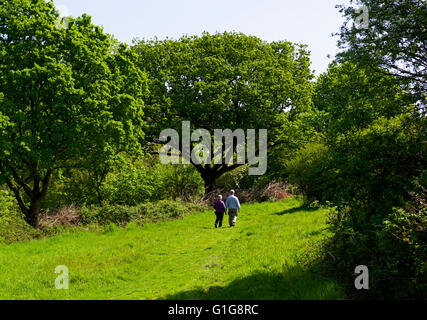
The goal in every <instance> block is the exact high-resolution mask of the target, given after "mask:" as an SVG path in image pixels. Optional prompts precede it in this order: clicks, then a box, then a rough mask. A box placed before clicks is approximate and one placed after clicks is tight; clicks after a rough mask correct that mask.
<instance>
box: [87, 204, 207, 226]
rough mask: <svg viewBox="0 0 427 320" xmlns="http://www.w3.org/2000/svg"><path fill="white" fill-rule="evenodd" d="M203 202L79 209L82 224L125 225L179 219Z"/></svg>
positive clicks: (201, 206) (200, 207)
mask: <svg viewBox="0 0 427 320" xmlns="http://www.w3.org/2000/svg"><path fill="white" fill-rule="evenodd" d="M205 209H206V207H205V206H204V205H203V204H200V205H198V204H191V203H185V202H182V201H172V200H160V201H157V202H148V203H143V204H140V205H137V206H133V207H130V206H125V205H105V206H103V207H96V206H89V207H83V208H82V209H81V210H80V215H81V217H82V222H83V224H93V223H97V224H101V225H109V224H111V223H114V224H117V225H126V224H127V223H129V222H136V223H138V224H145V223H152V222H159V221H165V220H170V219H180V218H183V217H184V216H185V215H187V214H190V213H192V212H196V211H203V210H205Z"/></svg>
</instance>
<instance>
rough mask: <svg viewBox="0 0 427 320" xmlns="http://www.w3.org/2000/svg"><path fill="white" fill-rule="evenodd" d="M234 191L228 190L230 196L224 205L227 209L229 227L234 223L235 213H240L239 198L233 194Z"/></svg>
mask: <svg viewBox="0 0 427 320" xmlns="http://www.w3.org/2000/svg"><path fill="white" fill-rule="evenodd" d="M234 194H235V191H234V190H231V191H230V196H229V197H228V198H227V200H226V201H225V207H226V209H227V211H228V222H229V224H230V227H234V226H235V225H236V220H237V213H240V202H239V198H237V197H236V196H235V195H234Z"/></svg>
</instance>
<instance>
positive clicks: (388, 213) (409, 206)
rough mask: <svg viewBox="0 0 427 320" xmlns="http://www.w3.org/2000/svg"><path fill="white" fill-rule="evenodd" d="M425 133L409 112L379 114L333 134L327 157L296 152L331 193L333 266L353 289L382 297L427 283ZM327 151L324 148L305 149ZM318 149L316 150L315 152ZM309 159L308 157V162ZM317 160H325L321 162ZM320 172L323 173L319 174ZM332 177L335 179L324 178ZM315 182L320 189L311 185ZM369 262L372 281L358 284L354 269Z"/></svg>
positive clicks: (308, 176) (319, 192) (321, 194)
mask: <svg viewBox="0 0 427 320" xmlns="http://www.w3.org/2000/svg"><path fill="white" fill-rule="evenodd" d="M423 141H425V134H423V131H422V130H420V127H419V123H418V121H415V122H414V121H411V120H410V119H408V118H407V117H404V116H402V117H396V118H393V119H384V118H380V119H378V120H376V121H374V122H373V123H372V125H370V126H368V127H367V128H365V129H363V130H360V131H358V132H355V133H354V134H347V135H346V136H345V137H341V138H339V139H337V140H334V141H330V142H329V148H328V150H329V156H328V158H327V159H328V160H327V161H326V166H325V167H324V168H326V169H325V170H326V173H322V172H320V171H321V169H319V168H322V165H323V163H324V162H323V161H312V160H311V158H310V156H307V157H306V158H304V156H301V155H299V157H300V158H299V159H298V161H295V163H297V164H298V165H295V166H294V168H297V169H298V168H300V167H303V168H304V169H301V170H300V171H298V170H297V171H295V172H293V173H292V175H294V177H296V178H298V179H300V180H297V181H303V182H304V183H307V184H308V187H306V186H305V185H304V183H302V184H301V185H302V187H303V188H307V189H306V190H311V191H310V192H308V194H310V195H312V196H314V197H317V198H318V199H320V200H324V201H327V200H329V201H331V203H333V205H334V206H335V207H336V209H335V210H334V212H332V213H331V214H330V220H329V222H330V226H331V229H332V231H333V232H334V236H333V237H332V239H331V241H330V242H329V243H328V246H327V247H326V248H327V250H328V251H329V252H330V253H331V254H332V255H334V256H335V257H336V262H335V266H334V268H333V270H334V271H338V275H339V276H341V277H342V280H343V281H345V282H346V283H348V288H349V291H350V292H351V294H354V295H356V296H368V297H375V298H384V299H396V298H400V299H405V298H421V297H422V293H423V291H424V290H425V288H426V286H425V284H426V278H425V260H426V259H427V251H426V244H425V243H426V239H425V228H426V222H425V220H426V200H425V190H426V187H427V186H426V179H425V178H426V176H425V174H426V168H425V163H426V161H425V159H424V156H425V154H426V153H425V143H423ZM304 152H305V153H303V155H310V154H314V155H315V156H316V157H317V155H318V154H320V156H319V157H317V159H319V158H320V159H322V157H323V153H322V152H319V153H317V152H314V153H311V152H308V153H307V152H306V151H304ZM316 157H314V158H315V159H316ZM303 159H306V163H303V162H304V161H303ZM319 162H320V164H319ZM317 172H319V174H317ZM322 179H329V181H332V182H333V183H329V182H327V184H326V185H325V182H322V181H321V180H322ZM313 190H315V192H313ZM357 265H366V266H368V268H369V270H370V271H371V272H370V289H369V290H367V291H358V290H355V289H354V285H353V281H354V278H352V277H351V276H352V272H353V270H354V268H355V267H356V266H357Z"/></svg>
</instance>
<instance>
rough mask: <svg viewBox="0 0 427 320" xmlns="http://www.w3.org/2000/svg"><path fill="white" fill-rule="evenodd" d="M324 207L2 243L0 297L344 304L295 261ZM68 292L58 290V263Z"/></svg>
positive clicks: (318, 229)
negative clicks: (219, 224)
mask: <svg viewBox="0 0 427 320" xmlns="http://www.w3.org/2000/svg"><path fill="white" fill-rule="evenodd" d="M325 214H326V213H325V211H324V210H322V209H316V210H313V209H308V208H306V207H303V206H302V205H301V201H300V200H298V199H296V198H289V199H287V200H284V201H281V202H273V203H272V202H266V203H258V204H251V205H243V206H242V213H241V214H240V215H239V216H238V219H237V226H236V227H234V228H229V227H228V223H227V221H226V219H227V218H228V216H225V219H224V222H225V223H224V224H225V226H226V227H223V228H222V229H214V227H213V224H214V220H215V219H214V217H215V216H214V214H213V211H208V212H204V213H199V214H193V215H191V216H188V217H186V218H185V219H183V220H175V221H168V222H162V223H158V224H150V225H145V226H144V227H139V226H136V225H133V224H131V225H130V226H129V227H128V228H126V229H122V228H118V229H116V230H113V231H111V232H103V233H95V232H78V233H69V234H63V235H60V236H55V237H51V238H45V239H42V240H37V241H31V242H26V243H16V244H11V245H0V299H343V298H345V295H344V293H343V292H344V291H343V289H342V288H340V287H339V286H338V285H337V284H336V283H335V282H334V281H333V280H327V279H325V278H322V277H319V276H318V275H315V274H313V273H311V272H310V271H309V270H307V269H306V268H304V267H303V266H302V265H301V264H300V260H301V257H303V256H305V255H306V254H307V253H308V252H310V250H312V247H311V245H312V241H316V240H321V239H322V238H323V237H325V235H327V231H325ZM58 265H65V266H67V267H68V269H69V273H70V284H69V286H70V287H69V290H57V289H55V285H54V283H55V278H56V277H57V276H58V274H55V272H54V270H55V267H56V266H58Z"/></svg>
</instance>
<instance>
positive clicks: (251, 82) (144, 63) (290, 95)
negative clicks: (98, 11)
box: [134, 32, 313, 191]
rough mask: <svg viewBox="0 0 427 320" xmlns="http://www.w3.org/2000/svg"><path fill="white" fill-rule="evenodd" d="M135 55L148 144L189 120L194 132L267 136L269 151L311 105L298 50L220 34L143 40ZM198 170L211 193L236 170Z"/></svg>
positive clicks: (305, 63)
mask: <svg viewBox="0 0 427 320" xmlns="http://www.w3.org/2000/svg"><path fill="white" fill-rule="evenodd" d="M134 50H135V52H137V53H138V54H139V56H140V66H141V68H142V69H143V70H145V71H146V72H147V73H148V74H149V75H150V84H149V86H150V92H151V95H150V96H149V97H148V98H147V110H148V112H147V113H146V115H147V117H146V121H147V123H148V124H149V128H148V129H147V134H148V135H149V136H150V137H151V139H150V140H151V141H153V142H156V141H157V142H158V138H159V133H160V132H161V131H162V130H164V129H165V128H172V129H175V130H177V131H178V132H181V131H182V130H181V122H182V121H183V120H189V121H190V122H191V125H192V129H197V128H204V129H207V130H209V131H210V132H213V131H214V129H231V130H233V131H234V130H236V129H243V130H246V129H254V128H262V129H268V142H269V143H270V146H271V147H273V144H274V142H277V140H278V139H279V137H280V136H281V135H282V134H283V132H286V130H287V129H288V127H289V126H287V125H285V124H284V123H285V122H292V121H294V120H295V119H297V118H298V115H299V114H300V113H302V112H305V111H307V110H310V108H311V106H312V102H311V95H312V91H313V86H312V83H311V81H310V80H311V79H312V78H313V74H312V72H311V71H310V68H309V65H310V60H309V52H308V51H307V49H306V47H305V46H302V45H301V46H299V45H294V44H292V43H290V42H285V41H280V42H272V43H267V42H265V41H262V40H261V39H259V38H257V37H254V36H246V35H244V34H241V33H228V32H225V33H216V34H209V33H203V35H202V36H200V37H199V36H193V37H187V36H184V37H182V38H180V39H179V40H170V39H167V40H164V41H159V40H155V41H141V42H139V43H138V44H137V45H136V46H135V47H134ZM183 156H184V157H185V156H186V155H185V154H184V155H183ZM188 160H190V159H188ZM223 163H224V162H223ZM196 166H197V169H198V171H199V172H200V174H201V176H202V178H203V179H204V181H205V187H206V191H210V190H211V189H212V187H213V184H214V182H215V180H216V179H217V178H218V177H220V176H221V175H222V174H224V173H226V172H228V171H231V170H233V169H235V168H236V167H238V166H239V165H234V166H227V165H220V164H213V163H207V164H202V165H196Z"/></svg>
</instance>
